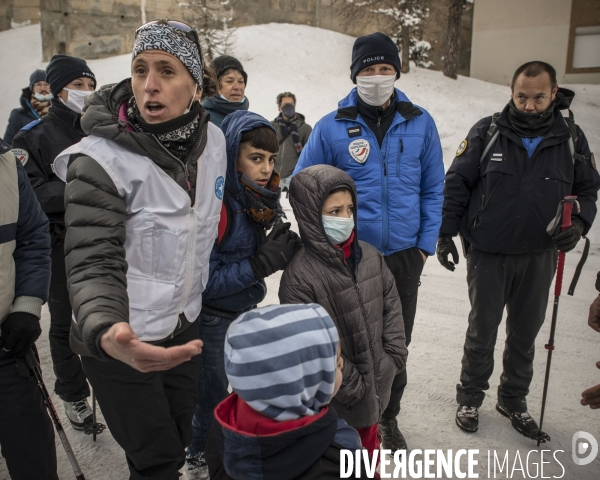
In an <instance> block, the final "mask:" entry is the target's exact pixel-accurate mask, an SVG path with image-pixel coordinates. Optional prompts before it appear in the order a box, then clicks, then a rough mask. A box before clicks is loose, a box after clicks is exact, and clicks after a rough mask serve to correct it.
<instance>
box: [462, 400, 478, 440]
mask: <svg viewBox="0 0 600 480" xmlns="http://www.w3.org/2000/svg"><path fill="white" fill-rule="evenodd" d="M456 425H458V428H460V429H461V430H463V431H464V432H468V433H475V432H476V431H477V430H478V429H479V410H478V409H477V407H467V406H466V405H459V406H458V408H457V409H456Z"/></svg>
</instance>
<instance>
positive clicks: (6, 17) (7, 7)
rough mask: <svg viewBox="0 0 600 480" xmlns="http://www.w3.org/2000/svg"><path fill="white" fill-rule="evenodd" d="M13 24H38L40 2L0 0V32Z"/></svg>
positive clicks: (32, 0)
mask: <svg viewBox="0 0 600 480" xmlns="http://www.w3.org/2000/svg"><path fill="white" fill-rule="evenodd" d="M11 20H12V21H14V22H15V23H26V22H29V23H39V22H40V0H0V31H2V30H8V29H9V28H10V26H11Z"/></svg>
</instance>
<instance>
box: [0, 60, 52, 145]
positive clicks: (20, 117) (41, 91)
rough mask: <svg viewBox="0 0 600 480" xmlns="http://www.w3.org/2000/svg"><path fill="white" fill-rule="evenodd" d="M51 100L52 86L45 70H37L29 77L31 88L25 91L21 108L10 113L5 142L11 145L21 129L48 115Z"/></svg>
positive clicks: (26, 88)
mask: <svg viewBox="0 0 600 480" xmlns="http://www.w3.org/2000/svg"><path fill="white" fill-rule="evenodd" d="M51 99H52V94H51V93H50V85H48V83H47V82H46V72H45V70H36V71H35V72H33V73H32V74H31V76H30V77H29V87H25V88H24V89H23V94H22V95H21V108H15V109H14V110H13V111H12V112H10V117H9V118H8V125H7V127H6V132H5V133H4V138H3V140H4V141H5V142H6V143H8V144H9V145H11V144H12V141H13V138H15V135H16V134H17V132H18V131H19V130H21V128H23V127H24V126H25V125H27V124H28V123H31V122H33V121H34V120H37V119H38V118H41V117H43V116H44V115H46V114H47V113H48V109H49V108H50V100H51Z"/></svg>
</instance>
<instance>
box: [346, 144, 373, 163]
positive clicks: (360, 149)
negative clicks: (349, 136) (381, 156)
mask: <svg viewBox="0 0 600 480" xmlns="http://www.w3.org/2000/svg"><path fill="white" fill-rule="evenodd" d="M348 151H349V152H350V155H351V156H352V158H353V159H354V160H356V161H357V162H358V163H365V162H366V161H367V158H368V157H369V152H370V151H371V145H369V142H368V141H366V140H365V139H364V138H361V139H359V140H354V141H353V142H351V143H350V145H348Z"/></svg>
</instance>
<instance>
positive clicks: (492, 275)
mask: <svg viewBox="0 0 600 480" xmlns="http://www.w3.org/2000/svg"><path fill="white" fill-rule="evenodd" d="M510 89H511V95H510V100H509V102H508V104H507V105H506V106H505V107H504V109H503V110H502V112H501V113H499V114H497V115H494V116H489V117H486V118H483V119H481V120H480V121H479V122H477V123H476V124H475V125H474V126H473V127H472V128H471V131H470V132H469V134H468V135H467V138H466V139H465V140H463V141H462V142H461V143H460V145H459V147H458V150H457V152H456V157H455V158H454V161H453V162H452V165H451V166H450V168H449V169H448V173H447V174H446V186H445V190H444V208H443V219H442V226H441V228H440V237H439V241H438V247H437V248H438V250H437V257H438V260H439V261H440V263H441V264H442V265H443V266H444V267H445V268H447V269H448V270H450V271H454V263H457V262H458V252H457V250H456V246H455V245H454V240H453V238H452V237H454V236H456V235H457V234H459V233H460V236H461V240H462V242H463V249H464V253H465V256H466V258H467V284H468V287H469V300H470V302H471V312H470V313H469V324H468V328H467V334H466V338H465V344H464V354H463V358H462V369H461V373H460V383H459V384H458V385H457V386H456V401H457V403H458V407H457V410H456V416H455V422H456V425H457V426H458V427H459V428H460V429H461V430H463V431H465V432H470V433H472V432H476V431H477V430H478V428H479V408H480V407H481V405H482V403H483V400H484V398H485V397H486V396H487V395H486V393H485V391H486V390H488V389H489V388H490V384H489V379H490V376H491V375H492V372H493V371H494V349H495V344H496V337H497V333H498V328H499V326H500V322H501V321H502V317H503V315H504V309H505V307H506V311H507V317H506V332H507V335H506V343H505V346H504V354H503V356H502V374H501V376H500V384H499V385H498V390H497V403H496V410H497V411H498V412H499V413H501V414H502V415H503V416H505V417H507V418H508V419H509V420H510V422H511V425H512V426H513V428H514V429H515V430H517V431H518V432H519V433H521V434H522V435H525V436H526V437H529V438H533V439H537V438H538V433H539V427H538V425H537V422H536V421H535V420H534V419H533V417H532V416H531V415H530V414H529V412H528V411H527V394H528V393H529V385H530V384H531V380H532V378H533V359H534V355H535V339H536V337H537V335H538V333H539V331H540V328H541V327H542V325H543V324H544V319H545V317H546V307H547V305H548V295H549V293H550V286H551V284H552V278H553V277H554V273H555V272H556V264H557V259H558V251H557V250H560V251H563V252H565V253H566V252H569V251H571V250H572V249H573V248H575V245H577V242H578V241H579V239H580V238H581V236H582V235H586V234H587V232H588V231H589V230H590V227H591V226H592V223H593V222H594V218H595V217H596V211H597V207H596V200H597V198H598V193H597V192H598V188H599V187H600V176H599V175H598V172H597V171H596V163H595V161H594V157H593V154H592V153H591V152H590V148H589V145H588V142H587V139H586V138H585V135H584V133H583V131H582V130H581V129H580V128H579V127H578V126H577V125H575V124H573V129H574V130H575V131H576V132H577V140H573V139H572V137H571V135H572V134H571V128H570V127H569V125H568V124H567V121H565V119H564V117H563V114H562V113H561V110H568V109H569V106H570V105H571V102H572V101H573V98H574V97H575V93H574V92H572V91H571V90H567V89H564V88H559V86H558V83H557V81H556V70H555V69H554V68H553V67H552V65H549V64H547V63H545V62H540V61H532V62H527V63H525V64H523V65H521V66H520V67H519V68H517V70H516V71H515V73H514V74H513V78H512V81H511V87H510ZM492 122H494V123H495V124H496V126H497V127H496V128H497V132H498V136H497V139H496V140H495V141H494V142H493V143H488V145H487V147H489V148H487V147H484V142H485V139H486V138H489V136H488V130H489V128H490V126H491V125H492ZM571 141H573V143H572V144H571ZM571 148H572V149H573V151H571ZM567 195H576V196H577V205H576V206H575V207H574V208H573V217H572V223H573V224H572V226H571V227H569V228H567V229H566V230H564V231H560V228H559V229H558V231H552V229H550V228H549V225H550V224H551V222H553V220H554V219H555V217H556V212H557V208H560V206H561V202H562V200H563V199H564V198H565V196H567ZM450 255H452V257H453V260H454V263H452V262H451V261H450V260H449V256H450ZM543 435H544V436H543V440H542V441H546V440H549V437H548V435H546V434H543Z"/></svg>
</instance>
